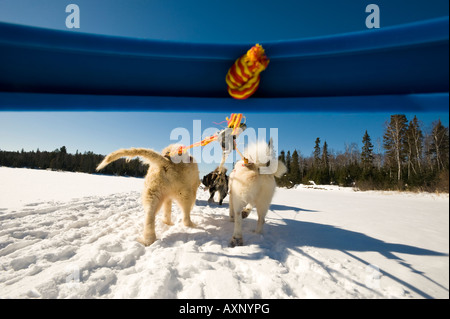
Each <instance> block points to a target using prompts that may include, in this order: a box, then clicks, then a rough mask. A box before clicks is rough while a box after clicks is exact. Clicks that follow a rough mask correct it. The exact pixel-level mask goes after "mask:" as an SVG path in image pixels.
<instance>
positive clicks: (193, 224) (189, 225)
mask: <svg viewBox="0 0 450 319" xmlns="http://www.w3.org/2000/svg"><path fill="white" fill-rule="evenodd" d="M184 226H186V227H190V228H196V227H197V225H196V224H195V223H193V222H192V221H185V222H184Z"/></svg>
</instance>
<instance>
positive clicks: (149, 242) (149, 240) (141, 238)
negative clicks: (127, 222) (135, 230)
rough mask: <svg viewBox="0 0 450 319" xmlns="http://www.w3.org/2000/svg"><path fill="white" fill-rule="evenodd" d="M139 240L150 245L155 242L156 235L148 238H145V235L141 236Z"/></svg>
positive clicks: (145, 244)
mask: <svg viewBox="0 0 450 319" xmlns="http://www.w3.org/2000/svg"><path fill="white" fill-rule="evenodd" d="M137 241H138V242H139V243H141V244H142V245H144V246H150V245H151V244H153V243H154V242H155V241H156V237H154V238H147V239H145V238H143V237H139V238H138V239H137Z"/></svg>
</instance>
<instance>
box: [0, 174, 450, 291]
mask: <svg viewBox="0 0 450 319" xmlns="http://www.w3.org/2000/svg"><path fill="white" fill-rule="evenodd" d="M142 187H143V179H138V178H125V177H112V176H100V175H88V174H81V173H67V172H52V171H41V170H31V169H13V168H6V167H0V196H1V197H0V225H1V227H0V298H233V299H240V298H449V291H448V289H449V257H448V253H449V212H448V207H449V197H448V194H441V195H438V194H425V193H415V194H413V193H396V192H357V191H354V190H353V189H351V188H341V187H338V186H322V185H310V186H305V185H299V186H297V187H296V188H295V189H277V192H276V194H275V197H274V200H273V203H272V206H271V210H270V211H269V213H268V215H267V220H266V224H265V228H264V232H263V234H261V235H260V234H256V233H254V232H252V231H253V230H254V229H255V227H256V213H255V212H252V213H251V214H250V216H249V217H248V218H247V219H245V220H244V222H243V234H244V245H245V246H242V247H235V248H231V247H228V244H229V240H230V238H231V235H232V233H233V224H232V223H231V222H230V221H229V217H228V199H229V198H228V197H227V198H226V199H225V201H224V204H223V206H218V205H217V204H208V202H207V199H208V197H209V196H208V193H207V192H204V191H203V190H201V189H199V191H198V194H197V202H196V205H195V207H194V209H193V211H192V220H193V222H194V223H196V225H197V227H196V228H187V227H185V226H183V224H182V223H180V222H179V219H180V218H181V213H180V211H179V209H178V207H177V206H176V205H174V206H173V210H174V212H173V221H174V222H175V225H173V226H167V225H165V224H163V223H162V222H161V221H160V220H159V218H160V216H161V215H158V216H157V223H156V225H157V226H156V234H157V237H158V238H159V239H158V240H157V241H156V242H155V243H154V244H153V245H151V246H149V247H144V246H142V245H141V244H139V243H138V242H137V241H136V238H137V237H139V235H140V233H141V232H142V228H143V225H142V224H143V210H142V207H141V203H140V192H141V190H142Z"/></svg>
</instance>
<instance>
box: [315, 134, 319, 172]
mask: <svg viewBox="0 0 450 319" xmlns="http://www.w3.org/2000/svg"><path fill="white" fill-rule="evenodd" d="M314 166H316V168H318V167H320V138H319V137H318V138H316V142H315V145H314Z"/></svg>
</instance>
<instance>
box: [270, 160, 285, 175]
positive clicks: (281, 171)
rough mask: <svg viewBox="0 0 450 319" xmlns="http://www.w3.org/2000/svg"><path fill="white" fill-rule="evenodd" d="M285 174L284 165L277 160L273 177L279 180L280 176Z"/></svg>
mask: <svg viewBox="0 0 450 319" xmlns="http://www.w3.org/2000/svg"><path fill="white" fill-rule="evenodd" d="M286 172H287V167H286V165H284V163H283V162H282V161H280V160H278V166H277V170H276V171H275V173H274V174H273V175H274V176H275V177H278V178H280V177H281V176H283V175H284V174H286Z"/></svg>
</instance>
